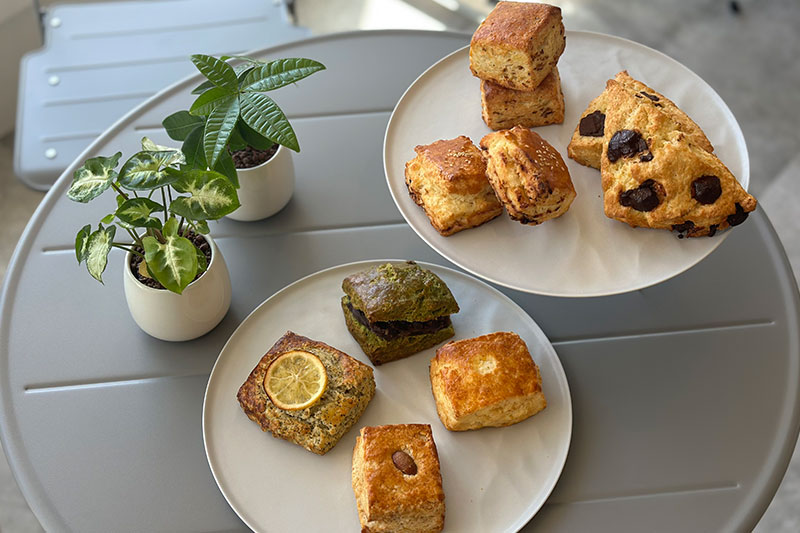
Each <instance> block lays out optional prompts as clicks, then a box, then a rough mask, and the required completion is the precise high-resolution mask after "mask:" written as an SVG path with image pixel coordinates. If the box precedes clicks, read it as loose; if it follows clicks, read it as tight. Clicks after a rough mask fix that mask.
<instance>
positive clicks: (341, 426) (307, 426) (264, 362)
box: [237, 331, 375, 455]
mask: <svg viewBox="0 0 800 533" xmlns="http://www.w3.org/2000/svg"><path fill="white" fill-rule="evenodd" d="M294 350H298V351H306V352H309V353H312V354H313V355H315V356H317V357H318V358H319V360H320V361H321V362H322V364H323V366H324V367H325V372H326V374H327V378H328V380H327V386H326V388H325V391H324V393H323V394H322V397H321V398H320V399H319V401H317V403H315V404H313V405H311V406H310V407H307V408H305V409H299V410H286V409H281V408H279V407H277V406H276V405H275V404H274V403H273V402H272V400H270V398H269V396H268V395H267V392H266V390H265V388H264V377H265V375H266V373H267V369H268V368H269V365H270V363H272V361H274V360H275V359H277V358H278V357H279V356H280V355H282V354H285V353H288V352H291V351H294ZM374 395H375V379H374V378H373V376H372V368H370V367H369V366H368V365H365V364H364V363H361V362H359V361H357V360H355V359H353V358H352V357H350V356H349V355H347V354H346V353H344V352H342V351H339V350H337V349H336V348H333V347H331V346H328V345H327V344H325V343H323V342H319V341H315V340H312V339H309V338H306V337H303V336H300V335H297V334H295V333H293V332H291V331H288V332H286V334H285V335H283V337H281V338H280V339H278V341H277V342H276V343H275V344H274V345H273V346H272V348H270V349H269V351H268V352H267V353H266V354H264V356H263V357H262V358H261V360H260V361H259V362H258V364H257V365H256V366H255V368H254V369H253V371H252V372H250V376H248V378H247V380H246V381H245V382H244V384H242V386H241V387H240V388H239V393H238V395H237V398H238V400H239V404H240V405H241V407H242V410H244V412H245V413H246V414H247V416H248V417H249V418H250V419H251V420H252V421H253V422H255V423H257V424H258V425H259V426H261V429H262V430H263V431H269V432H270V433H272V435H273V436H274V437H277V438H281V439H285V440H288V441H289V442H293V443H295V444H299V445H300V446H302V447H303V448H305V449H307V450H308V451H311V452H314V453H316V454H319V455H323V454H325V453H326V452H327V451H329V450H330V449H331V448H333V447H334V446H335V445H336V443H337V442H339V439H341V438H342V436H343V435H344V434H345V433H346V432H347V430H348V429H350V427H352V425H353V424H355V423H356V422H357V421H358V419H359V418H360V417H361V415H362V413H363V412H364V410H365V409H366V408H367V404H369V402H370V400H371V399H372V397H373V396H374Z"/></svg>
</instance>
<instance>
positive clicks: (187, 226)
mask: <svg viewBox="0 0 800 533" xmlns="http://www.w3.org/2000/svg"><path fill="white" fill-rule="evenodd" d="M185 220H186V219H185V218H184V217H181V223H180V224H179V225H178V231H179V232H180V234H181V237H186V234H187V233H188V231H189V225H188V224H187V225H186V227H185V228H184V227H183V223H184V221H185ZM181 230H183V231H181Z"/></svg>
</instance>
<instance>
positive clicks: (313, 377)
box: [264, 350, 328, 411]
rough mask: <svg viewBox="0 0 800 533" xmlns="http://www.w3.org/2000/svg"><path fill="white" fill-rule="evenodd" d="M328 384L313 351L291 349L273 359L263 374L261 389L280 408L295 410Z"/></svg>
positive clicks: (310, 401)
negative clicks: (262, 386) (262, 388)
mask: <svg viewBox="0 0 800 533" xmlns="http://www.w3.org/2000/svg"><path fill="white" fill-rule="evenodd" d="M327 384H328V374H327V373H326V372H325V366H324V365H323V364H322V361H320V360H319V358H318V357H317V356H316V355H314V354H313V353H309V352H303V351H300V350H294V351H291V352H286V353H285V354H283V355H281V356H279V357H278V358H277V359H275V360H274V361H273V362H272V363H271V364H270V365H269V368H267V375H266V376H264V390H266V391H267V396H269V399H270V400H272V403H274V404H275V406H276V407H278V408H280V409H286V410H289V411H295V410H297V409H305V408H306V407H310V406H312V405H314V404H315V403H316V402H317V400H319V399H320V397H321V396H322V393H324V392H325V387H326V386H327Z"/></svg>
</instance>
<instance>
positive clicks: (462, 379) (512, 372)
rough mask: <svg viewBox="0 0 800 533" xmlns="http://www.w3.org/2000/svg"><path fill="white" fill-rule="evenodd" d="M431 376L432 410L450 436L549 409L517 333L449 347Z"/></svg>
mask: <svg viewBox="0 0 800 533" xmlns="http://www.w3.org/2000/svg"><path fill="white" fill-rule="evenodd" d="M430 373H431V388H432V389H433V397H434V399H435V400H436V411H437V412H438V413H439V418H440V419H441V420H442V423H443V424H444V427H446V428H447V429H449V430H450V431H466V430H468V429H480V428H484V427H499V426H510V425H511V424H516V423H517V422H521V421H522V420H525V419H526V418H528V417H531V416H533V415H535V414H536V413H538V412H539V411H541V410H542V409H544V408H545V407H547V400H546V399H545V397H544V393H543V392H542V378H541V375H540V374H539V367H538V366H536V363H534V362H533V359H532V358H531V354H530V352H528V347H527V346H526V345H525V341H523V340H522V339H521V338H520V337H519V335H517V334H516V333H510V332H499V333H491V334H489V335H483V336H481V337H475V338H473V339H464V340H460V341H454V342H449V343H447V344H445V345H444V346H442V347H441V348H439V350H437V352H436V357H434V358H433V359H432V360H431V367H430Z"/></svg>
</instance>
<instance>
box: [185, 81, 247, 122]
mask: <svg viewBox="0 0 800 533" xmlns="http://www.w3.org/2000/svg"><path fill="white" fill-rule="evenodd" d="M234 96H236V92H235V91H231V90H229V89H226V88H224V87H214V88H213V89H209V90H207V91H206V92H204V93H203V94H201V95H200V96H198V97H197V100H195V101H194V103H192V106H191V107H190V108H189V113H191V114H192V115H195V116H198V117H206V116H208V115H210V114H211V113H212V112H213V111H214V110H215V109H216V108H217V107H219V106H221V105H223V104H225V103H227V101H228V99H230V98H231V97H234Z"/></svg>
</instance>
